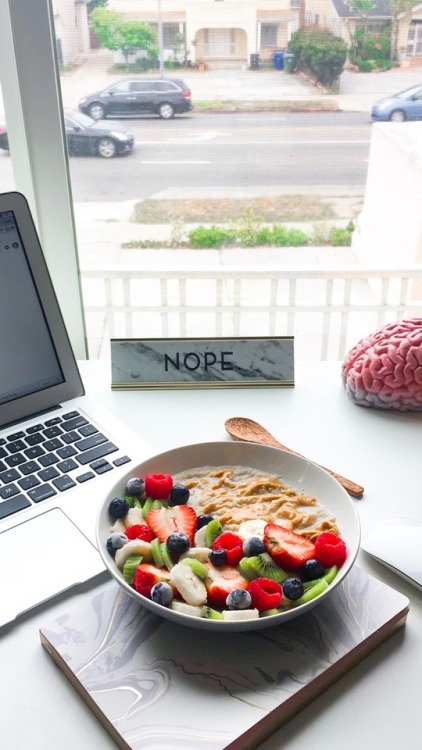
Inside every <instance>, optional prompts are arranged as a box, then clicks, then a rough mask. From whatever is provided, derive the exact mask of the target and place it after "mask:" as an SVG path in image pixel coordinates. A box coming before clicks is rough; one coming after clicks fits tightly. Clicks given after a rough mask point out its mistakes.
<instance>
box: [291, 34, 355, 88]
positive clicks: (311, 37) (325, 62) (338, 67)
mask: <svg viewBox="0 0 422 750" xmlns="http://www.w3.org/2000/svg"><path fill="white" fill-rule="evenodd" d="M289 49H290V50H291V51H292V52H293V53H294V54H295V55H296V58H297V61H298V67H299V68H300V69H302V70H309V71H310V73H311V74H312V75H314V76H315V78H316V80H317V81H318V82H319V83H322V84H323V85H324V86H332V84H333V83H334V82H335V81H337V80H338V78H339V77H340V75H341V73H342V72H343V68H344V63H345V62H346V58H347V45H346V42H345V41H344V40H343V39H341V38H340V37H338V36H336V35H335V34H332V33H331V31H328V29H323V28H321V27H319V26H305V27H304V28H302V29H299V30H298V31H295V32H294V34H292V38H291V40H290V43H289Z"/></svg>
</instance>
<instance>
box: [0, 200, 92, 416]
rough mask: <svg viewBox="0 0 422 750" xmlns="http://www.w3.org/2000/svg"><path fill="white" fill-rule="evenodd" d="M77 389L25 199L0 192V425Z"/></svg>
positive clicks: (74, 366) (52, 404) (51, 405)
mask: <svg viewBox="0 0 422 750" xmlns="http://www.w3.org/2000/svg"><path fill="white" fill-rule="evenodd" d="M52 221H54V217H52ZM57 252H60V247H58V248H57ZM83 393H84V388H83V385H82V381H81V378H80V374H79V370H78V367H77V364H76V361H75V357H74V354H73V350H72V346H71V343H70V341H69V337H68V334H67V330H66V326H65V323H64V320H63V317H62V314H61V311H60V307H59V304H58V300H57V297H56V294H55V291H54V287H53V284H52V280H51V277H50V274H49V271H48V268H47V264H46V261H45V258H44V253H43V251H42V248H41V244H40V241H39V238H38V234H37V231H36V229H35V225H34V222H33V219H32V216H31V212H30V210H29V206H28V203H27V201H26V199H25V198H24V196H23V195H21V194H20V193H17V192H10V193H2V194H0V426H2V425H6V424H9V423H12V422H17V421H19V420H22V419H25V418H28V417H32V416H35V415H36V414H39V413H40V412H44V411H47V410H49V409H52V408H54V407H56V406H57V405H59V404H61V403H62V402H63V401H68V400H69V399H71V398H75V397H76V396H81V395H83Z"/></svg>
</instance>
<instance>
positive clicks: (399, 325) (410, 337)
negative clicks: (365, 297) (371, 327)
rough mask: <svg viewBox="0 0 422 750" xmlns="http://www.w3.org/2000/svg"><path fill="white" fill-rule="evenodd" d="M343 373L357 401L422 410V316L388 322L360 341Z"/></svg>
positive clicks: (349, 392)
mask: <svg viewBox="0 0 422 750" xmlns="http://www.w3.org/2000/svg"><path fill="white" fill-rule="evenodd" d="M341 376H342V380H343V384H344V386H345V388H346V392H347V394H348V396H349V397H350V398H351V400H352V401H353V402H354V403H355V404H359V405H360V406H373V407H375V408H378V409H396V410H398V411H422V318H413V319H410V320H400V321H398V322H396V323H389V324H388V325H386V326H384V327H383V328H380V329H379V330H378V331H375V332H374V333H372V334H371V335H370V336H367V337H366V338H364V339H362V340H361V341H359V343H358V344H357V345H356V346H355V347H353V349H351V350H350V352H349V353H348V354H347V355H346V357H345V359H344V362H343V365H342V370H341Z"/></svg>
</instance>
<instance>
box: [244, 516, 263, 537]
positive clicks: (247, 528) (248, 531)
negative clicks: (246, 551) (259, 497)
mask: <svg viewBox="0 0 422 750" xmlns="http://www.w3.org/2000/svg"><path fill="white" fill-rule="evenodd" d="M266 525H267V522H266V521H264V520H263V519H262V518H258V519H255V518H254V519H251V520H249V521H243V522H242V523H241V524H240V526H239V528H238V530H237V534H238V535H239V536H240V537H241V538H242V539H247V538H248V537H250V536H257V537H259V539H263V537H264V529H265V527H266Z"/></svg>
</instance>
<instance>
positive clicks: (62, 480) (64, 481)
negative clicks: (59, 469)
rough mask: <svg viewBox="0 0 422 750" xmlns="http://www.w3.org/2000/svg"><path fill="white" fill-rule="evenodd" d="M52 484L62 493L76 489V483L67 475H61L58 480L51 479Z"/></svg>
mask: <svg viewBox="0 0 422 750" xmlns="http://www.w3.org/2000/svg"><path fill="white" fill-rule="evenodd" d="M53 484H54V486H55V487H57V489H58V490H59V492H64V491H65V490H69V489H70V488H71V487H76V482H75V481H74V480H73V479H72V478H71V477H69V476H68V475H67V474H63V476H61V477H59V478H58V479H53Z"/></svg>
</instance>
